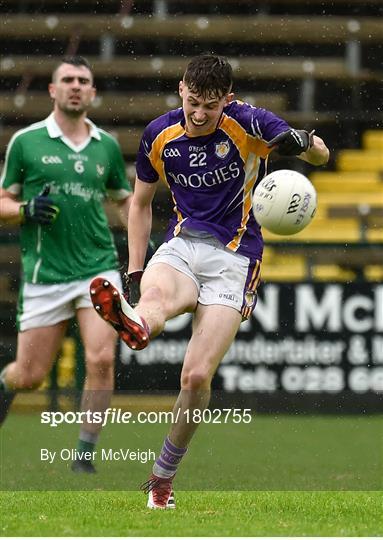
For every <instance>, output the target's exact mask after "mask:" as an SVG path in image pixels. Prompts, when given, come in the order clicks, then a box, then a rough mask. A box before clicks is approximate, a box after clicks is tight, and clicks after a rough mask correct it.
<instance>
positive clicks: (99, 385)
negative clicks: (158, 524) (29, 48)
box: [0, 57, 131, 472]
mask: <svg viewBox="0 0 383 540" xmlns="http://www.w3.org/2000/svg"><path fill="white" fill-rule="evenodd" d="M95 93H96V90H95V87H94V84H93V74H92V71H91V68H90V66H89V64H88V62H87V60H85V59H84V58H82V57H68V58H64V59H63V61H62V62H61V63H60V64H59V65H58V66H57V67H56V69H55V70H54V72H53V75H52V82H51V83H50V85H49V94H50V97H51V98H52V99H53V102H54V107H53V112H52V114H51V115H50V116H49V117H48V118H46V119H45V120H43V121H42V122H38V123H36V124H33V125H31V126H29V127H27V128H25V129H22V130H20V131H18V132H17V133H16V134H15V135H14V137H13V138H12V139H11V141H10V143H9V145H8V149H7V155H6V160H5V164H4V169H3V172H2V176H1V193H0V196H1V205H0V218H1V219H2V220H4V221H6V222H10V223H20V225H21V234H20V242H21V252H22V269H23V280H22V287H21V291H20V301H19V305H18V320H17V323H18V330H19V335H18V347H17V354H16V359H15V361H14V362H12V363H10V364H8V365H7V366H6V367H5V369H4V370H3V372H2V373H1V375H0V421H2V420H4V418H5V416H6V414H7V411H8V408H9V405H10V403H11V401H12V398H13V396H14V394H15V392H16V391H17V390H19V389H32V388H35V387H37V386H39V384H40V383H41V381H42V380H43V379H44V377H45V375H46V374H47V373H48V372H49V370H50V368H51V366H52V363H53V361H54V359H55V356H56V353H57V351H58V349H59V347H60V344H61V341H62V338H63V336H64V334H65V331H66V327H67V323H68V320H69V319H71V318H72V317H73V316H74V315H76V317H77V320H78V324H79V327H80V332H81V337H82V341H83V344H84V349H85V360H86V382H85V388H84V393H83V400H82V408H83V410H91V411H103V410H104V409H105V408H106V407H108V405H109V401H110V396H111V392H112V389H113V364H114V353H115V341H116V337H115V333H114V331H113V329H111V328H110V326H109V325H108V324H106V323H105V322H104V321H103V320H101V319H100V318H99V317H98V316H97V314H96V313H95V312H94V310H93V308H92V304H91V301H90V299H89V293H88V290H89V283H90V281H91V280H92V278H94V277H95V276H96V275H97V274H99V273H100V272H101V271H102V272H103V275H104V273H105V272H107V273H108V274H109V275H111V276H114V277H115V278H116V279H117V280H119V274H118V271H117V267H118V261H117V253H116V249H115V246H114V243H113V239H112V235H111V232H110V230H109V227H108V222H107V218H106V215H105V211H104V208H103V200H104V199H105V196H107V195H109V196H110V197H112V198H113V199H115V200H116V201H117V203H118V204H119V205H120V207H121V215H122V218H123V221H124V222H125V223H126V222H127V216H128V209H129V204H130V195H131V189H130V186H129V183H128V181H127V179H126V174H125V165H124V160H123V157H122V154H121V150H120V147H119V145H118V143H117V142H116V141H115V140H114V139H113V138H112V137H111V136H110V135H109V134H107V133H106V132H104V131H103V130H101V129H99V128H97V127H96V126H95V125H94V124H93V123H92V122H91V121H90V120H89V119H88V118H87V111H88V109H89V107H90V105H91V103H92V101H93V99H94V97H95ZM99 430H100V424H91V423H84V424H82V427H81V431H80V440H79V446H78V450H79V453H78V455H83V456H90V455H92V450H93V448H94V445H95V443H96V440H97V437H98V433H99ZM72 468H73V470H76V471H85V472H94V470H95V469H94V466H93V463H92V462H91V461H90V460H88V459H83V460H81V459H80V460H78V461H77V462H75V463H74V464H73V467H72Z"/></svg>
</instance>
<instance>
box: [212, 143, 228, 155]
mask: <svg viewBox="0 0 383 540" xmlns="http://www.w3.org/2000/svg"><path fill="white" fill-rule="evenodd" d="M229 150H230V144H229V141H221V142H220V143H217V144H216V145H215V155H216V156H218V157H219V158H221V159H223V158H225V157H226V156H227V154H228V153H229Z"/></svg>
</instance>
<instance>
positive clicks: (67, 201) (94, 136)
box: [0, 113, 131, 283]
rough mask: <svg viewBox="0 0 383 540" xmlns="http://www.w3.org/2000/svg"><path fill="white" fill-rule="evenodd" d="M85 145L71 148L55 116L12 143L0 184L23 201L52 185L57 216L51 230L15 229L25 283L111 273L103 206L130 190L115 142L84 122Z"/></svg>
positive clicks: (30, 226) (18, 135)
mask: <svg viewBox="0 0 383 540" xmlns="http://www.w3.org/2000/svg"><path fill="white" fill-rule="evenodd" d="M87 123H88V124H89V138H88V139H87V140H86V141H84V143H82V144H81V145H79V146H76V145H74V144H73V143H72V142H71V141H70V140H68V139H67V138H66V137H65V136H64V135H63V133H62V132H61V130H60V128H59V126H58V125H57V123H56V121H55V119H54V116H53V113H52V114H51V115H50V116H49V117H48V118H47V119H46V120H44V121H42V122H38V123H36V124H32V125H31V126H29V127H27V128H26V129H22V130H20V131H18V132H17V133H16V134H15V135H14V136H13V137H12V139H11V141H10V143H9V145H8V149H7V154H6V159H5V164H4V169H3V172H2V175H1V180H0V185H1V187H3V188H4V189H6V190H8V191H9V192H11V193H13V194H15V195H18V196H19V198H20V200H24V201H26V200H29V199H31V198H32V197H34V196H36V195H37V194H38V193H40V192H41V191H42V190H43V188H44V186H46V185H47V184H49V185H50V195H49V196H50V197H51V198H52V199H53V201H54V203H55V205H57V206H58V207H59V209H60V213H59V214H58V217H57V219H56V221H55V222H54V223H52V224H51V225H44V226H41V225H37V224H31V223H25V224H23V225H22V226H21V250H22V264H23V271H24V276H23V277H24V281H26V282H28V283H63V282H68V281H74V280H78V279H85V278H87V277H90V276H92V275H95V274H97V273H100V272H102V271H103V270H110V269H114V268H117V266H118V262H117V253H116V249H115V246H114V243H113V237H112V234H111V232H110V229H109V226H108V221H107V217H106V214H105V211H104V208H103V200H104V198H105V196H106V195H107V194H108V195H109V196H111V197H112V198H114V199H116V200H121V199H124V198H126V197H127V196H128V195H129V194H130V193H131V188H130V185H129V183H128V180H127V178H126V173H125V164H124V160H123V157H122V154H121V150H120V147H119V145H118V143H117V141H116V140H115V139H114V138H113V137H112V136H111V135H109V134H108V133H106V132H104V131H103V130H101V129H99V128H97V127H96V126H95V125H94V124H93V123H92V122H91V121H90V120H87Z"/></svg>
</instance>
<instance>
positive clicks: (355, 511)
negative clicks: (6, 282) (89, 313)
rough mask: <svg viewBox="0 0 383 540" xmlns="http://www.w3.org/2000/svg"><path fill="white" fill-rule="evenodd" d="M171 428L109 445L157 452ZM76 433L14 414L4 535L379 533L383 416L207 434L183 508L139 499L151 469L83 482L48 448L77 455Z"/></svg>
mask: <svg viewBox="0 0 383 540" xmlns="http://www.w3.org/2000/svg"><path fill="white" fill-rule="evenodd" d="M167 430H168V426H165V425H155V424H152V425H148V424H146V425H139V426H138V425H108V426H106V428H105V429H104V430H103V432H102V437H101V439H100V443H99V445H98V448H99V450H100V449H101V448H114V449H118V448H127V447H128V448H131V449H136V448H140V449H141V450H147V449H153V450H154V451H155V452H156V454H157V453H158V450H159V448H160V446H161V442H162V439H163V437H164V434H165V433H166V432H167ZM77 433H78V426H76V425H62V426H59V427H57V428H51V427H48V426H46V425H42V424H41V423H40V419H39V416H38V415H22V414H11V415H10V417H9V419H8V420H7V422H6V423H5V425H4V426H3V427H2V429H1V430H0V457H1V470H0V483H1V489H2V491H1V492H0V535H3V536H18V535H21V536H22V535H28V536H87V535H90V536H379V535H382V534H383V519H382V507H383V504H382V503H383V492H382V486H383V474H382V470H383V468H382V458H383V454H382V417H381V416H365V417H361V416H355V417H353V416H347V417H332V416H331V417H324V416H323V417H321V416H314V417H309V416H283V415H280V416H276V417H272V416H260V417H254V418H253V420H252V422H251V424H232V423H229V424H225V425H201V426H200V429H199V430H198V431H197V434H196V437H195V439H193V443H192V445H191V448H190V451H189V452H188V454H187V455H186V457H185V459H184V461H183V463H182V466H181V468H180V471H179V473H178V474H177V477H176V480H175V490H176V498H177V510H176V511H174V512H173V511H167V512H161V511H149V510H147V509H146V497H145V496H144V495H143V494H142V493H140V492H139V491H138V486H139V485H140V483H141V482H143V481H144V480H145V479H146V478H147V476H148V473H149V471H150V469H151V465H152V464H151V463H150V462H148V463H146V464H144V463H137V462H124V461H114V462H101V461H100V460H97V468H98V474H97V475H92V476H85V477H84V476H78V475H74V474H73V473H71V471H70V462H63V461H61V460H56V461H55V462H54V463H53V464H52V465H49V464H47V463H43V462H41V460H40V449H41V448H45V447H46V448H49V449H50V450H51V451H53V450H55V451H57V452H59V451H60V449H62V448H64V447H65V448H68V447H69V448H73V447H75V446H76V439H77Z"/></svg>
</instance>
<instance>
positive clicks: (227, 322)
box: [143, 305, 241, 508]
mask: <svg viewBox="0 0 383 540" xmlns="http://www.w3.org/2000/svg"><path fill="white" fill-rule="evenodd" d="M240 323H241V315H240V313H239V312H238V311H236V310H235V309H233V308H231V307H227V306H219V305H211V306H203V305H198V307H197V310H196V312H195V318H194V323H193V335H192V338H191V340H190V342H189V345H188V348H187V351H186V355H185V360H184V365H183V369H182V373H181V391H180V394H179V396H178V399H177V401H176V404H175V407H174V410H173V418H174V419H177V421H176V422H175V423H173V425H172V427H171V430H170V432H169V435H168V436H167V438H166V439H165V442H164V444H163V447H162V450H161V453H160V455H159V457H158V458H157V460H156V462H155V464H154V466H153V474H152V475H151V477H150V479H149V480H148V482H147V483H146V484H144V486H143V488H144V490H146V491H147V492H149V500H148V507H149V508H167V507H168V506H167V501H168V500H169V497H170V495H171V493H172V481H173V478H174V475H175V474H176V472H177V468H178V465H179V464H180V462H181V459H182V457H183V456H184V454H185V453H186V451H187V447H188V444H189V442H190V440H191V438H192V436H193V434H194V432H195V430H196V429H197V427H198V418H199V417H200V414H201V413H202V411H203V410H204V409H206V407H207V406H208V404H209V401H210V385H211V380H212V378H213V375H214V373H215V371H216V369H217V367H218V365H219V363H220V362H221V360H222V358H223V357H224V355H225V353H226V351H227V350H228V348H229V347H230V345H231V343H232V342H233V340H234V337H235V335H236V333H237V331H238V328H239V325H240ZM193 411H195V413H196V415H195V413H194V412H193ZM195 419H197V420H195Z"/></svg>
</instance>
